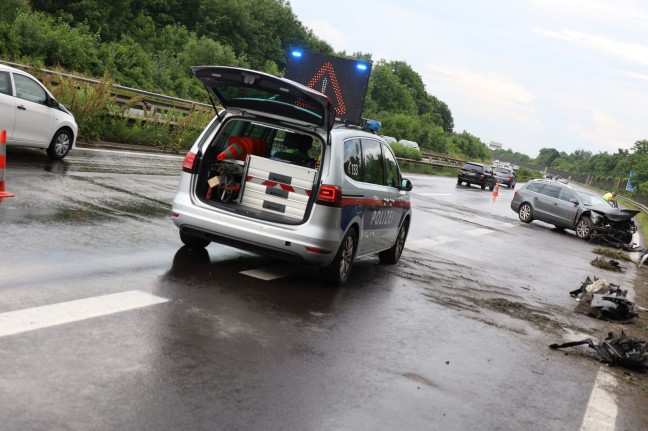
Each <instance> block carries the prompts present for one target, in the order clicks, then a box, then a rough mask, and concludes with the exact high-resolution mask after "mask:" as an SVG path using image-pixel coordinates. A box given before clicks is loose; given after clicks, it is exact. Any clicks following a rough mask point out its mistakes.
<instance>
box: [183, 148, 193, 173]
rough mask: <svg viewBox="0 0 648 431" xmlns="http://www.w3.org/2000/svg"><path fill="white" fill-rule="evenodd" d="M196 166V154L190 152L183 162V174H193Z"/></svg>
mask: <svg viewBox="0 0 648 431" xmlns="http://www.w3.org/2000/svg"><path fill="white" fill-rule="evenodd" d="M195 164H196V154H194V153H192V152H188V153H187V155H186V156H185V158H184V160H183V161H182V172H187V173H188V174H193V171H194V165H195Z"/></svg>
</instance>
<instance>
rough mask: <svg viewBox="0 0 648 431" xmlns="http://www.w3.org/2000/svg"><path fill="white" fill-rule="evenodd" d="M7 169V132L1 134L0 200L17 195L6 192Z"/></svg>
mask: <svg viewBox="0 0 648 431" xmlns="http://www.w3.org/2000/svg"><path fill="white" fill-rule="evenodd" d="M6 168H7V131H6V130H3V131H2V132H0V199H2V198H12V197H14V196H16V195H14V194H13V193H9V192H6V191H5V170H6Z"/></svg>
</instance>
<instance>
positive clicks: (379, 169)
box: [362, 139, 385, 186]
mask: <svg viewBox="0 0 648 431" xmlns="http://www.w3.org/2000/svg"><path fill="white" fill-rule="evenodd" d="M380 147H381V144H380V142H378V141H373V140H367V139H363V140H362V156H363V162H364V182H365V183H371V184H379V185H381V186H382V185H385V163H384V160H383V155H382V149H381V148H380Z"/></svg>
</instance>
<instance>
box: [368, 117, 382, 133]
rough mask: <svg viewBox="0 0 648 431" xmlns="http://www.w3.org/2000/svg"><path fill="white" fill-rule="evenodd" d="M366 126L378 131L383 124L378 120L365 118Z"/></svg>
mask: <svg viewBox="0 0 648 431" xmlns="http://www.w3.org/2000/svg"><path fill="white" fill-rule="evenodd" d="M365 127H366V128H367V129H369V130H371V131H372V132H374V133H378V130H380V128H381V127H382V124H381V123H380V121H378V120H365Z"/></svg>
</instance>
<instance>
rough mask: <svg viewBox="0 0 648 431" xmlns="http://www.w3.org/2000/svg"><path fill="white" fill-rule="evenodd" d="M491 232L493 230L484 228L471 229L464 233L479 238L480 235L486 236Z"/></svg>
mask: <svg viewBox="0 0 648 431" xmlns="http://www.w3.org/2000/svg"><path fill="white" fill-rule="evenodd" d="M491 232H494V230H493V229H485V228H478V229H471V230H467V231H465V232H464V233H465V234H466V235H469V236H480V235H486V234H489V233H491Z"/></svg>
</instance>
